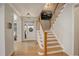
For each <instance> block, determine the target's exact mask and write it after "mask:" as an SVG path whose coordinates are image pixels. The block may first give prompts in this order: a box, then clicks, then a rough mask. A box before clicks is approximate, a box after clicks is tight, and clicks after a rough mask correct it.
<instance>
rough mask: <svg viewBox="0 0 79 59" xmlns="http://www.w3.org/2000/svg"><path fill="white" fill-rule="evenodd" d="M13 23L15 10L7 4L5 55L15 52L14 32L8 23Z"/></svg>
mask: <svg viewBox="0 0 79 59" xmlns="http://www.w3.org/2000/svg"><path fill="white" fill-rule="evenodd" d="M12 21H13V10H12V9H11V8H10V6H9V5H8V4H5V55H10V54H11V53H12V52H13V50H14V44H13V41H14V40H13V30H12V28H11V29H9V28H8V23H12Z"/></svg>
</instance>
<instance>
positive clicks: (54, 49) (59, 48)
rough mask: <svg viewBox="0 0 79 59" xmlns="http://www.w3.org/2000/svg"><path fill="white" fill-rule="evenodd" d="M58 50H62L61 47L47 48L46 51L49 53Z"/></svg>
mask: <svg viewBox="0 0 79 59" xmlns="http://www.w3.org/2000/svg"><path fill="white" fill-rule="evenodd" d="M58 50H63V49H62V48H61V47H55V48H48V49H47V51H48V52H51V51H58Z"/></svg>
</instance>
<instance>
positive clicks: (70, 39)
mask: <svg viewBox="0 0 79 59" xmlns="http://www.w3.org/2000/svg"><path fill="white" fill-rule="evenodd" d="M73 17H74V16H73V7H72V4H66V5H65V8H64V9H63V12H61V14H60V15H59V16H58V18H57V19H56V22H55V24H54V27H53V29H52V31H54V32H55V33H56V35H57V38H58V40H59V42H60V43H61V44H62V46H63V48H64V50H65V51H66V53H68V54H69V55H73V50H74V49H73V48H74V18H73Z"/></svg>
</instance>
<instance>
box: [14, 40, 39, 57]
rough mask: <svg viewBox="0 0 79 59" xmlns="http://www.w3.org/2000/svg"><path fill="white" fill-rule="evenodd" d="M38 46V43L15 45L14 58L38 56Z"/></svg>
mask: <svg viewBox="0 0 79 59" xmlns="http://www.w3.org/2000/svg"><path fill="white" fill-rule="evenodd" d="M37 52H38V44H37V42H36V41H26V42H18V43H15V54H14V56H38V53H37Z"/></svg>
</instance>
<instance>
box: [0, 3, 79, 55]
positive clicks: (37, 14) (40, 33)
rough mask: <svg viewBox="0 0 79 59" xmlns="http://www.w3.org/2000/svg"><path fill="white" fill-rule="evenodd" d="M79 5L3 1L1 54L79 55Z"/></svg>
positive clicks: (1, 8)
mask: <svg viewBox="0 0 79 59" xmlns="http://www.w3.org/2000/svg"><path fill="white" fill-rule="evenodd" d="M78 10H79V4H71V3H70V4H68V3H14V4H13V3H10V4H9V3H7V4H0V22H1V23H0V55H2V56H11V55H13V56H74V55H79V47H78V46H79V39H78V38H79V31H78V29H79V26H78V23H79V13H78Z"/></svg>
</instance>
